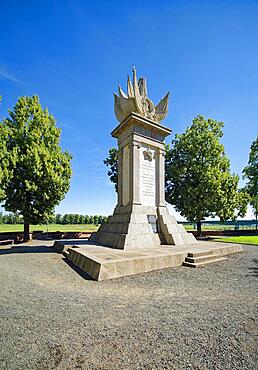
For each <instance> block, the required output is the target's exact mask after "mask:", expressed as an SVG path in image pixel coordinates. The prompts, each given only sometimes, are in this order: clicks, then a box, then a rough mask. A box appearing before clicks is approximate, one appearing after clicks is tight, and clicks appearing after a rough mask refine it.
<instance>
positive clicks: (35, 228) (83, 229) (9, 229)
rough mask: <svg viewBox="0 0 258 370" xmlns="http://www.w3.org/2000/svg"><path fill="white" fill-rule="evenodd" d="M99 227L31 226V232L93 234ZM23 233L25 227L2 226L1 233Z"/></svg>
mask: <svg viewBox="0 0 258 370" xmlns="http://www.w3.org/2000/svg"><path fill="white" fill-rule="evenodd" d="M98 227H99V226H96V225H60V224H58V225H55V224H51V225H31V226H30V231H31V232H32V231H39V230H41V231H64V232H65V231H81V232H92V231H96V230H97V229H98ZM12 231H23V225H7V224H0V232H12Z"/></svg>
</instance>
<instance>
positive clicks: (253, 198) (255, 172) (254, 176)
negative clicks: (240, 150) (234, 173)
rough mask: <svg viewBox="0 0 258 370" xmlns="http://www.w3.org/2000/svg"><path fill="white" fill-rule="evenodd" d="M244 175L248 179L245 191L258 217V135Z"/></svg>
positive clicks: (252, 146)
mask: <svg viewBox="0 0 258 370" xmlns="http://www.w3.org/2000/svg"><path fill="white" fill-rule="evenodd" d="M243 175H244V178H246V179H247V184H246V186H245V190H246V191H247V193H248V194H249V195H250V203H251V205H252V207H253V209H254V213H255V215H256V217H257V215H258V135H257V137H256V139H255V140H254V141H253V143H252V145H251V149H250V153H249V160H248V165H247V166H246V167H245V168H244V170H243Z"/></svg>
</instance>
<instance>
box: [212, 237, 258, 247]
mask: <svg viewBox="0 0 258 370" xmlns="http://www.w3.org/2000/svg"><path fill="white" fill-rule="evenodd" d="M214 241H219V242H224V243H240V244H253V245H258V235H246V236H231V237H228V238H218V239H214Z"/></svg>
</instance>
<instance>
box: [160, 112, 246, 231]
mask: <svg viewBox="0 0 258 370" xmlns="http://www.w3.org/2000/svg"><path fill="white" fill-rule="evenodd" d="M222 127H223V123H222V122H217V121H215V120H212V119H208V120H205V119H204V117H202V116H197V117H196V118H195V119H194V120H193V123H192V125H191V126H190V127H189V128H187V130H186V132H185V133H183V134H181V135H176V137H175V139H174V140H172V145H173V147H172V148H171V149H169V150H168V155H167V160H166V171H165V173H166V200H167V201H168V202H169V203H170V204H173V205H175V209H176V210H177V211H179V212H180V213H181V214H182V215H183V216H184V217H186V218H187V220H189V221H191V222H196V224H197V231H198V234H201V222H202V220H204V218H205V217H208V216H212V217H215V216H216V215H217V216H219V217H220V219H221V220H227V219H230V218H234V217H236V215H235V211H236V208H240V209H239V211H238V213H237V214H240V213H241V212H242V213H243V211H244V208H245V207H246V198H245V197H244V196H243V195H242V194H241V195H240V193H239V191H238V180H239V178H238V176H237V175H235V174H231V173H230V161H229V159H228V158H227V157H226V155H225V152H224V146H223V144H221V143H220V142H219V141H220V139H221V137H222V136H223V133H222ZM242 213H241V214H242Z"/></svg>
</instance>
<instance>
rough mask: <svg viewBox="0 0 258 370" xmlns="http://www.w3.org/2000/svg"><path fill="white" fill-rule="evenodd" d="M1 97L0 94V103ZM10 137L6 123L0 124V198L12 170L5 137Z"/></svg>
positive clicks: (2, 195) (3, 193)
mask: <svg viewBox="0 0 258 370" xmlns="http://www.w3.org/2000/svg"><path fill="white" fill-rule="evenodd" d="M1 100H2V97H1V96H0V103H1ZM7 137H10V129H9V127H7V126H6V125H2V124H0V200H1V199H3V197H4V195H5V190H4V189H5V185H6V183H7V181H8V179H10V178H11V175H12V172H13V170H11V169H10V166H9V163H10V161H11V158H10V153H9V151H8V148H7V140H6V138H7Z"/></svg>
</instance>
